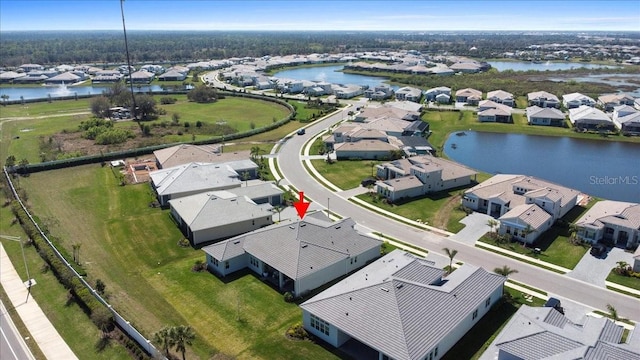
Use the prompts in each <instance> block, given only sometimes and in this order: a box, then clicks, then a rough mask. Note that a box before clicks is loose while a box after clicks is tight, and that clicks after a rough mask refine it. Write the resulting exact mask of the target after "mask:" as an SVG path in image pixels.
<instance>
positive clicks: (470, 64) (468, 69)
mask: <svg viewBox="0 0 640 360" xmlns="http://www.w3.org/2000/svg"><path fill="white" fill-rule="evenodd" d="M449 69H451V70H453V71H455V72H461V73H466V74H473V73H478V72H480V71H482V64H480V63H478V62H475V61H464V62H457V63H455V64H452V65H450V66H449Z"/></svg>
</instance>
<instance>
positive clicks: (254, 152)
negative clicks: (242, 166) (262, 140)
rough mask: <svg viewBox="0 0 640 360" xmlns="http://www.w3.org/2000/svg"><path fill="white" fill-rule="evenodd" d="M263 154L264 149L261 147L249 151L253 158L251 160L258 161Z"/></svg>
mask: <svg viewBox="0 0 640 360" xmlns="http://www.w3.org/2000/svg"><path fill="white" fill-rule="evenodd" d="M261 152H262V149H260V147H259V146H252V147H251V150H250V151H249V155H250V156H251V160H253V161H256V160H257V159H258V156H259V155H260V153H261Z"/></svg>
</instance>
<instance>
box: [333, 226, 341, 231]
mask: <svg viewBox="0 0 640 360" xmlns="http://www.w3.org/2000/svg"><path fill="white" fill-rule="evenodd" d="M341 227H342V226H340V225H338V226H336V227H335V228H334V229H336V230H337V229H340V228H341Z"/></svg>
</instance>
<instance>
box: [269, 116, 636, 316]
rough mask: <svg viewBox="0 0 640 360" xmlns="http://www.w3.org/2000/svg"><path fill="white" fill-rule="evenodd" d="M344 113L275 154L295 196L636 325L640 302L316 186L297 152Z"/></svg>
mask: <svg viewBox="0 0 640 360" xmlns="http://www.w3.org/2000/svg"><path fill="white" fill-rule="evenodd" d="M348 111H349V108H347V109H343V110H341V111H338V112H336V113H334V114H333V115H331V116H328V117H327V118H325V119H323V120H320V121H318V122H316V123H314V124H313V125H311V126H309V127H307V131H306V135H302V136H300V135H298V136H296V135H294V136H292V137H290V138H288V139H287V140H286V141H284V142H283V144H282V145H281V147H280V149H279V151H278V153H277V160H278V167H279V169H280V172H281V174H282V175H283V177H284V179H285V181H286V182H287V183H288V184H290V185H292V186H293V187H295V188H296V189H297V190H299V191H304V194H305V196H307V197H308V198H309V199H310V201H312V202H316V203H317V204H320V205H322V206H323V207H327V206H329V209H330V211H331V212H335V213H338V214H340V215H341V216H345V217H351V218H352V219H354V220H355V221H356V223H358V224H359V225H361V226H364V227H367V228H369V229H371V230H372V231H377V232H381V233H383V234H384V235H387V236H390V237H393V238H396V239H399V240H401V241H403V242H406V243H409V244H412V245H416V246H419V247H421V248H424V249H426V250H428V251H431V252H434V253H444V252H443V251H442V248H444V247H449V248H456V249H457V250H458V251H459V252H458V254H457V256H456V260H461V261H464V262H467V263H470V264H473V265H477V266H482V267H483V268H485V269H488V270H493V269H494V268H496V267H502V266H503V265H507V266H509V267H510V268H512V269H516V270H518V273H516V274H513V275H511V276H510V277H511V278H512V279H514V280H516V281H519V282H522V283H525V284H528V285H530V286H533V287H536V288H538V289H541V290H545V291H547V292H548V293H549V296H559V297H562V298H567V299H571V300H573V301H575V302H578V303H580V304H583V305H585V306H587V307H590V308H594V309H599V310H601V311H605V312H606V310H605V309H607V304H611V305H612V306H613V307H615V308H616V310H617V311H618V314H619V316H621V317H623V318H628V319H632V320H636V321H639V320H640V301H639V300H638V299H636V298H633V297H631V296H627V295H623V294H620V293H617V292H614V291H611V290H607V289H605V288H602V287H598V286H595V285H592V284H589V283H587V282H583V281H580V280H577V279H573V278H571V277H568V276H566V275H561V274H558V273H555V272H552V271H548V270H545V269H542V268H540V267H536V266H533V265H529V264H527V263H523V262H519V261H517V260H513V259H511V258H509V257H506V256H501V255H498V254H495V253H493V252H490V251H485V250H482V249H479V248H476V247H474V246H470V245H468V244H466V243H464V242H460V241H456V240H453V239H449V238H446V237H444V236H442V235H439V234H436V233H433V232H429V231H424V230H420V229H417V228H413V227H411V226H408V225H405V224H402V223H400V222H398V221H395V220H393V219H390V218H387V217H385V216H382V215H379V214H376V213H374V212H372V211H370V210H367V209H365V208H362V207H360V206H358V205H356V204H354V203H352V202H350V201H349V200H347V199H345V198H343V197H341V196H339V195H338V194H336V193H334V192H332V191H331V190H329V189H327V188H325V187H324V186H323V185H321V184H320V183H318V182H317V181H316V180H315V179H314V178H313V177H312V176H311V175H310V174H308V173H307V171H306V169H305V168H304V165H303V162H302V157H301V150H302V148H303V146H304V144H305V142H307V141H308V140H309V139H311V138H313V137H314V136H315V135H316V134H318V133H320V132H323V131H325V130H326V129H327V128H329V127H330V126H332V125H334V124H336V123H338V122H340V121H342V120H343V119H345V118H346V116H347V112H348Z"/></svg>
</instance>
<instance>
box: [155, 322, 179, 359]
mask: <svg viewBox="0 0 640 360" xmlns="http://www.w3.org/2000/svg"><path fill="white" fill-rule="evenodd" d="M153 342H154V343H156V345H158V346H159V347H161V348H162V350H163V351H164V354H165V356H167V357H169V348H170V347H172V346H173V345H174V344H173V339H172V338H171V328H170V327H168V326H165V327H163V328H162V329H160V330H159V331H157V332H156V333H154V334H153Z"/></svg>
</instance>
